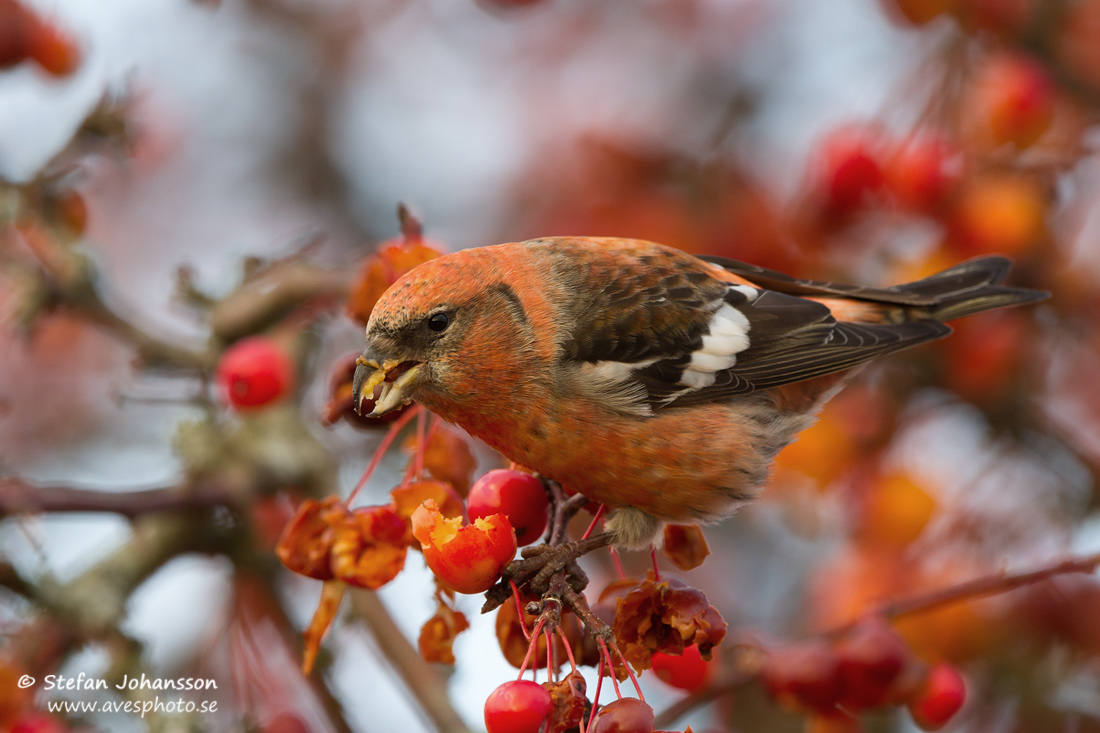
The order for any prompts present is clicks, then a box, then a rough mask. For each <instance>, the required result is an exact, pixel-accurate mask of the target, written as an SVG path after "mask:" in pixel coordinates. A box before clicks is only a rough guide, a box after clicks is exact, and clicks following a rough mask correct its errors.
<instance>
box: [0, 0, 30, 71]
mask: <svg viewBox="0 0 1100 733" xmlns="http://www.w3.org/2000/svg"><path fill="white" fill-rule="evenodd" d="M37 26H38V19H37V18H36V17H35V16H34V15H33V14H31V12H30V11H29V10H27V9H26V8H25V7H23V5H22V4H21V3H19V2H18V0H0V69H7V68H10V67H12V66H15V65H16V64H19V63H22V62H23V61H25V60H26V59H27V58H28V57H29V56H30V53H31V44H32V42H33V36H34V34H35V30H36V28H37Z"/></svg>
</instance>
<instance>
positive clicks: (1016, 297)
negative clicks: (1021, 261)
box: [896, 255, 1050, 322]
mask: <svg viewBox="0 0 1100 733" xmlns="http://www.w3.org/2000/svg"><path fill="white" fill-rule="evenodd" d="M1011 266H1012V263H1011V261H1010V260H1009V259H1007V258H1006V257H1000V256H998V255H990V256H988V257H978V258H975V259H973V260H967V261H966V262H963V263H961V264H958V265H955V266H954V267H951V268H948V269H946V270H944V271H943V272H939V273H936V274H935V275H932V276H930V277H926V278H924V279H923V280H917V281H915V282H911V283H907V284H905V285H901V286H899V287H897V288H896V289H897V290H898V291H899V292H902V293H906V294H909V295H912V296H915V297H916V298H917V299H919V300H921V301H923V303H924V305H922V306H920V307H918V308H917V309H916V310H917V312H918V313H919V314H920V317H923V318H932V319H935V320H937V321H941V322H942V321H953V320H955V319H956V318H962V317H964V316H972V315H974V314H975V313H981V312H982V311H987V310H992V309H994V308H1004V307H1007V306H1013V305H1023V304H1024V303H1035V302H1037V301H1041V300H1046V299H1047V298H1049V297H1050V293H1048V292H1045V291H1043V290H1031V289H1029V288H1013V287H1009V286H1007V285H1002V284H1001V283H1002V282H1004V279H1005V276H1006V275H1008V270H1009V268H1010V267H1011ZM914 315H916V314H914Z"/></svg>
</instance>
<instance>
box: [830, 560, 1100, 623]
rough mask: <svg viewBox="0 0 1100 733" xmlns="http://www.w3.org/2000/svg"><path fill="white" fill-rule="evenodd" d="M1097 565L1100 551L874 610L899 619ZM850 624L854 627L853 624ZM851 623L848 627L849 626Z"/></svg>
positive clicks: (1003, 573) (1092, 570) (924, 595)
mask: <svg viewBox="0 0 1100 733" xmlns="http://www.w3.org/2000/svg"><path fill="white" fill-rule="evenodd" d="M1097 567H1100V552H1098V553H1094V554H1092V555H1085V556H1083V557H1076V558H1069V559H1066V560H1061V561H1059V562H1056V563H1054V564H1052V565H1048V566H1046V567H1042V568H1038V569H1036V570H1030V571H1027V572H1022V573H1006V572H1004V571H1002V572H1000V573H995V574H993V575H987V576H984V577H981V578H974V579H973V580H968V581H966V582H964V583H960V584H958V585H954V586H950V587H948V588H941V589H939V590H935V591H931V592H929V593H921V594H917V595H914V596H911V597H909V598H902V599H899V600H893V601H888V602H886V603H884V604H882V605H881V606H879V607H878V608H877V609H875V611H874V613H875V614H878V615H881V616H885V617H886V618H899V617H901V616H910V615H913V614H917V613H925V612H927V611H931V610H934V609H936V608H940V607H941V606H947V605H950V604H952V603H959V602H960V601H972V600H977V599H979V598H987V597H989V596H995V595H1000V594H1001V593H1008V592H1009V591H1013V590H1016V589H1017V588H1022V587H1024V586H1027V585H1033V584H1035V583H1041V582H1042V581H1044V580H1049V579H1050V578H1053V577H1055V576H1058V575H1069V574H1072V573H1093V572H1096V568H1097ZM848 626H850V624H849V625H848ZM848 626H846V627H845V628H848Z"/></svg>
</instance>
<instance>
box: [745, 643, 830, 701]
mask: <svg viewBox="0 0 1100 733" xmlns="http://www.w3.org/2000/svg"><path fill="white" fill-rule="evenodd" d="M760 674H761V677H762V678H763V680H764V684H766V685H767V686H768V689H769V690H770V691H771V693H772V695H774V696H775V697H776V699H777V700H779V701H780V702H782V703H785V704H788V705H793V706H795V707H803V708H812V709H814V710H832V709H833V708H835V707H836V703H837V700H838V699H839V697H840V663H839V660H838V659H837V657H836V654H835V653H834V652H833V649H832V647H831V646H829V645H828V644H826V643H825V642H808V643H806V644H798V645H796V646H790V647H787V648H785V649H779V650H777V651H774V652H772V653H771V655H770V656H769V657H768V658H767V659H766V660H765V661H764V665H763V667H762V668H761V670H760Z"/></svg>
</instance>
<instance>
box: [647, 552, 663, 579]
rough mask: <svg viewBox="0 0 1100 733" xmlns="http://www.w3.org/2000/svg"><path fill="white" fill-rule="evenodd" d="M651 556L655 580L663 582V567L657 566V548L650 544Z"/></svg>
mask: <svg viewBox="0 0 1100 733" xmlns="http://www.w3.org/2000/svg"><path fill="white" fill-rule="evenodd" d="M649 557H650V559H651V560H653V582H654V583H660V582H661V569H660V568H659V567H657V548H656V547H654V546H653V545H650V546H649Z"/></svg>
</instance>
